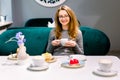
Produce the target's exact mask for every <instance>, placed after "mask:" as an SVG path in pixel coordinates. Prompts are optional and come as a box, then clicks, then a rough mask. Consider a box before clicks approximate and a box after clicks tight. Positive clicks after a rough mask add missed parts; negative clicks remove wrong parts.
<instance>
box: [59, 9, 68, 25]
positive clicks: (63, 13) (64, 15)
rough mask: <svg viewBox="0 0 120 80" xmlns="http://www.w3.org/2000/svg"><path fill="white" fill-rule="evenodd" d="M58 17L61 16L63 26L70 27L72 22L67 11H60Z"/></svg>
mask: <svg viewBox="0 0 120 80" xmlns="http://www.w3.org/2000/svg"><path fill="white" fill-rule="evenodd" d="M58 16H59V21H60V23H61V24H62V26H68V24H69V22H70V17H69V15H68V13H67V12H66V11H65V10H60V11H59V14H58Z"/></svg>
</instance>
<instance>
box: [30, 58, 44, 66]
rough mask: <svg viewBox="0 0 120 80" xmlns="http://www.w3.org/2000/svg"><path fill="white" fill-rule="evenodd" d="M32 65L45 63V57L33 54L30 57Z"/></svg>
mask: <svg viewBox="0 0 120 80" xmlns="http://www.w3.org/2000/svg"><path fill="white" fill-rule="evenodd" d="M32 61H33V66H35V67H40V66H43V65H44V64H45V59H44V58H43V57H42V56H34V57H33V58H32Z"/></svg>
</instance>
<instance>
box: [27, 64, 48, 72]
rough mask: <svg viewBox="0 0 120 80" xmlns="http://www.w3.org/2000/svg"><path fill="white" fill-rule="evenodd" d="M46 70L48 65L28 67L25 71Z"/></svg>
mask: <svg viewBox="0 0 120 80" xmlns="http://www.w3.org/2000/svg"><path fill="white" fill-rule="evenodd" d="M48 68H49V67H48V65H43V66H39V67H37V66H32V65H30V66H29V67H28V68H27V69H28V70H30V71H45V70H47V69H48Z"/></svg>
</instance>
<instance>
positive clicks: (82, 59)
mask: <svg viewBox="0 0 120 80" xmlns="http://www.w3.org/2000/svg"><path fill="white" fill-rule="evenodd" d="M70 57H71V58H76V59H78V60H81V61H86V60H87V58H86V56H85V55H77V54H76V55H70Z"/></svg>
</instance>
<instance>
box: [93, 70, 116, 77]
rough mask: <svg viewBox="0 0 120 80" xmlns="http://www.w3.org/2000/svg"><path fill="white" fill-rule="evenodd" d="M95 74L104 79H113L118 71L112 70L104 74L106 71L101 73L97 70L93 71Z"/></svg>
mask: <svg viewBox="0 0 120 80" xmlns="http://www.w3.org/2000/svg"><path fill="white" fill-rule="evenodd" d="M93 73H94V74H96V75H98V76H103V77H112V76H116V75H117V71H112V70H111V71H109V72H104V71H101V70H100V69H96V70H94V71H93Z"/></svg>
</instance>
